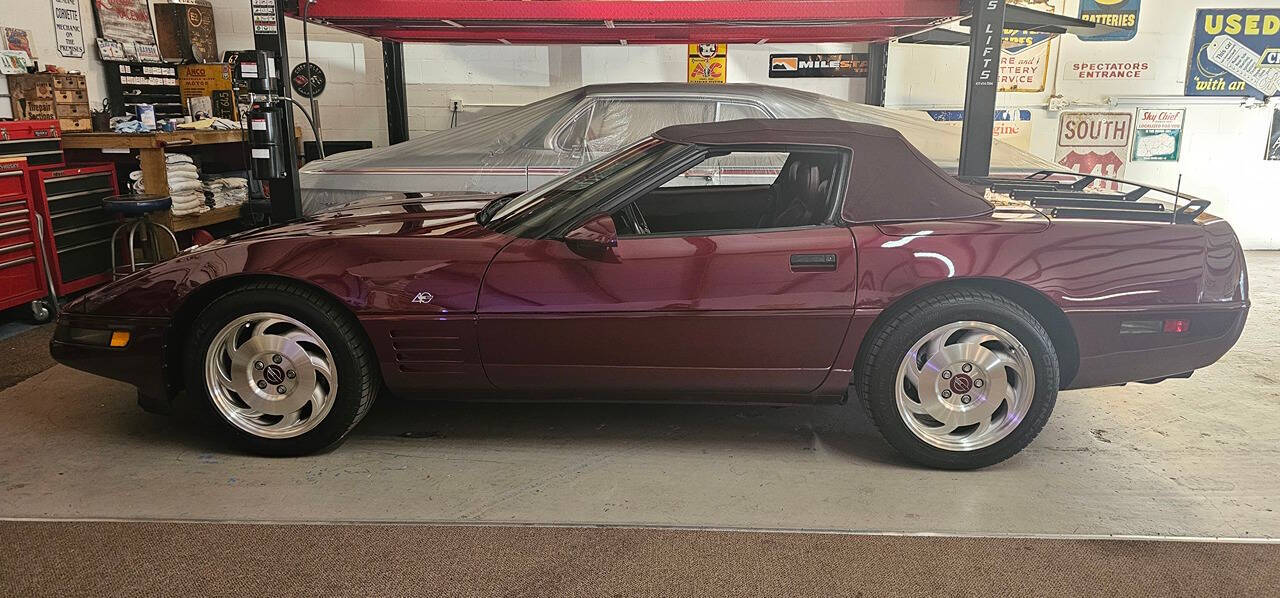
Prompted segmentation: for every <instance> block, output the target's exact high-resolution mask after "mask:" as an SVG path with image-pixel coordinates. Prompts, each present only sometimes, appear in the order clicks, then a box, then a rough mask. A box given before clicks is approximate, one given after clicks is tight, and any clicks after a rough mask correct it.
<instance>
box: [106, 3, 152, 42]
mask: <svg viewBox="0 0 1280 598" xmlns="http://www.w3.org/2000/svg"><path fill="white" fill-rule="evenodd" d="M93 14H94V16H95V17H96V18H97V19H98V36H99V37H105V38H107V39H114V40H116V41H121V42H134V43H140V44H152V45H154V44H155V43H156V32H155V29H153V28H152V27H151V8H150V7H149V6H148V4H147V0H93Z"/></svg>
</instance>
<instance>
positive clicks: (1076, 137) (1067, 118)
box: [1057, 112, 1133, 190]
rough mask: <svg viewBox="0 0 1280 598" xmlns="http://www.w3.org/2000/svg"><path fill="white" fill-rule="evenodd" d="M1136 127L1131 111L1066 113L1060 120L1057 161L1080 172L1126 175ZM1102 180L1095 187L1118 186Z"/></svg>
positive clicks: (1101, 174) (1117, 176)
mask: <svg viewBox="0 0 1280 598" xmlns="http://www.w3.org/2000/svg"><path fill="white" fill-rule="evenodd" d="M1132 126H1133V114H1132V113H1130V112H1063V113H1062V114H1061V115H1060V116H1059V121H1058V152H1057V162H1058V163H1059V164H1061V165H1063V166H1066V167H1067V168H1069V169H1071V170H1073V171H1075V172H1079V173H1081V174H1096V175H1098V176H1105V177H1112V178H1123V177H1124V167H1125V161H1126V159H1127V158H1128V157H1129V140H1130V139H1129V138H1130V131H1131V129H1132ZM1119 187H1120V186H1119V184H1118V183H1111V182H1108V181H1100V182H1097V183H1094V184H1093V185H1091V186H1090V188H1092V189H1113V190H1118V189H1119Z"/></svg>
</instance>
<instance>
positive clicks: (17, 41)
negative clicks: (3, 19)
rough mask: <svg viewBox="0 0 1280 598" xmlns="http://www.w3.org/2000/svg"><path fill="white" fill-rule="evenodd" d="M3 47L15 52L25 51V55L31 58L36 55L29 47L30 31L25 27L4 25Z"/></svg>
mask: <svg viewBox="0 0 1280 598" xmlns="http://www.w3.org/2000/svg"><path fill="white" fill-rule="evenodd" d="M4 49H6V50H13V51H15V52H26V53H27V56H30V57H32V58H35V57H36V53H35V50H32V49H31V33H30V32H28V31H27V30H26V29H18V28H16V27H5V28H4Z"/></svg>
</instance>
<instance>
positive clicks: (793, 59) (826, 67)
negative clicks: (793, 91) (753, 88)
mask: <svg viewBox="0 0 1280 598" xmlns="http://www.w3.org/2000/svg"><path fill="white" fill-rule="evenodd" d="M867 60H868V55H867V54H866V53H844V54H770V55H769V78H770V79H793V78H803V77H852V78H856V79H864V78H866V76H867V70H868V66H867Z"/></svg>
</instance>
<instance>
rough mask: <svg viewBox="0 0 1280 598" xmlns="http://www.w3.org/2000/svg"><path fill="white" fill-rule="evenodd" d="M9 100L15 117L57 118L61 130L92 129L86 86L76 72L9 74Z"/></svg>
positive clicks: (33, 118)
mask: <svg viewBox="0 0 1280 598" xmlns="http://www.w3.org/2000/svg"><path fill="white" fill-rule="evenodd" d="M9 103H10V104H11V107H12V109H13V116H14V118H16V119H18V120H56V121H58V126H59V127H60V128H61V129H62V130H63V131H92V130H93V123H92V121H91V120H90V114H89V90H88V87H87V86H86V85H85V79H84V75H81V74H78V73H33V74H25V75H9Z"/></svg>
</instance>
